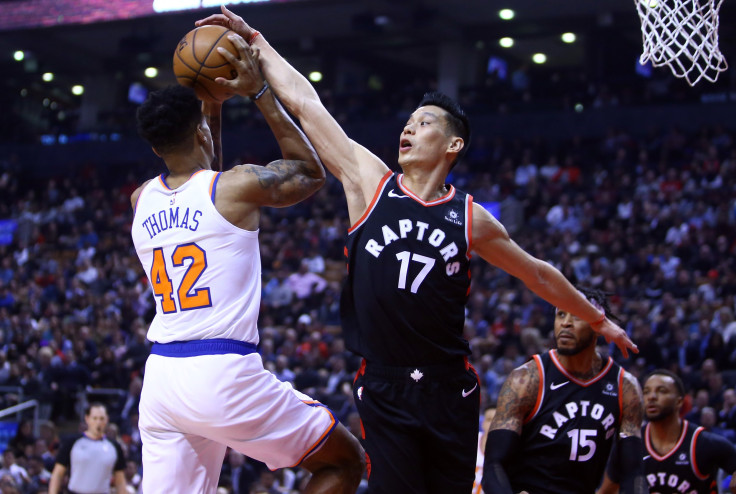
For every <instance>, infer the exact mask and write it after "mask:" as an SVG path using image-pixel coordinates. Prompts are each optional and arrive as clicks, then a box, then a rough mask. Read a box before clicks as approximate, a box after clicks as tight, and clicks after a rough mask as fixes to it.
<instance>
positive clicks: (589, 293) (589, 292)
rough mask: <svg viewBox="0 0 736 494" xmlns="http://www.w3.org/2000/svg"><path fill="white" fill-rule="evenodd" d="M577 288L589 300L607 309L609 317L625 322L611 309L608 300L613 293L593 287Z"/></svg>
mask: <svg viewBox="0 0 736 494" xmlns="http://www.w3.org/2000/svg"><path fill="white" fill-rule="evenodd" d="M575 288H576V289H577V290H578V291H579V292H580V293H582V294H583V295H584V296H585V298H587V299H588V300H589V301H591V302H593V303H594V304H597V305H599V306H600V307H601V308H602V309H603V310H604V311H605V313H606V317H607V318H609V319H610V320H612V321H614V322H615V323H616V324H619V325H621V324H623V321H622V320H621V319H620V318H619V317H618V316H617V315H616V314H614V313H613V311H612V310H611V303H610V302H609V300H608V297H609V295H611V294H610V293H607V292H604V291H602V290H599V289H598V288H592V287H585V286H575Z"/></svg>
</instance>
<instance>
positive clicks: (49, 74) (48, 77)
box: [41, 72, 54, 82]
mask: <svg viewBox="0 0 736 494" xmlns="http://www.w3.org/2000/svg"><path fill="white" fill-rule="evenodd" d="M41 78H42V79H43V80H44V81H46V82H51V81H53V80H54V74H53V72H45V73H44V74H43V75H42V76H41Z"/></svg>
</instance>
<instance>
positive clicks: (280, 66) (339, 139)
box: [196, 6, 388, 223]
mask: <svg viewBox="0 0 736 494" xmlns="http://www.w3.org/2000/svg"><path fill="white" fill-rule="evenodd" d="M206 24H216V25H221V26H225V27H227V28H228V29H231V30H233V31H235V32H236V33H238V34H239V35H241V36H242V37H243V38H244V39H246V40H248V41H249V42H250V44H251V45H252V46H253V47H256V48H258V50H260V63H261V68H262V70H263V73H264V75H265V76H266V79H267V80H268V82H269V84H270V85H271V87H272V89H273V90H274V92H275V93H276V95H277V96H278V98H279V99H280V100H281V102H283V104H284V106H286V108H287V110H288V111H289V112H290V113H291V114H292V115H294V116H295V117H296V118H297V119H298V120H299V123H300V124H301V126H302V128H303V129H304V132H305V133H306V134H307V136H308V137H309V140H310V141H311V142H312V144H313V145H314V147H315V149H316V151H317V154H318V155H319V157H320V158H321V159H322V162H323V163H324V164H325V166H326V167H327V169H328V170H329V171H330V172H331V173H332V174H333V175H335V177H336V178H337V179H338V180H340V182H342V185H343V187H344V189H345V195H346V198H347V202H348V212H349V214H350V219H351V221H352V222H353V223H354V222H355V221H357V219H358V218H360V216H361V215H362V214H363V212H364V211H365V209H366V207H367V205H368V204H369V203H370V201H371V199H372V198H373V194H374V193H375V191H376V188H377V187H378V183H379V182H380V180H381V178H382V177H383V176H384V175H385V174H386V172H387V171H388V167H387V166H386V165H385V164H384V163H383V162H382V161H381V160H380V159H379V158H378V157H377V156H375V155H374V154H372V153H371V152H370V151H368V150H367V149H365V148H364V147H363V146H361V145H359V144H357V143H356V142H354V141H352V140H351V139H350V138H349V137H348V136H347V135H346V134H345V132H344V131H343V129H342V128H341V127H340V125H339V124H338V123H337V121H336V120H335V119H334V118H333V117H332V115H330V113H329V112H328V111H327V109H326V108H325V107H324V105H323V104H322V102H321V101H320V99H319V96H318V95H317V92H316V91H315V90H314V88H313V87H312V85H311V84H310V82H309V81H308V80H307V79H306V78H305V77H304V76H303V75H301V74H300V73H299V72H298V71H297V70H296V69H295V68H294V67H292V66H291V65H289V63H288V62H287V61H286V60H285V59H284V58H283V57H282V56H281V55H279V53H278V52H277V51H276V50H275V49H274V48H273V47H272V46H271V45H270V44H269V43H268V42H267V41H266V39H265V38H264V36H263V35H260V33H258V31H256V30H254V29H253V28H251V27H250V26H249V25H248V24H246V22H245V21H244V20H243V19H242V18H241V17H240V16H237V15H235V14H233V13H232V12H231V11H230V10H228V9H227V8H225V7H224V6H223V7H222V13H221V14H214V15H211V16H209V17H207V18H206V19H202V20H200V21H197V23H196V25H197V26H202V25H206Z"/></svg>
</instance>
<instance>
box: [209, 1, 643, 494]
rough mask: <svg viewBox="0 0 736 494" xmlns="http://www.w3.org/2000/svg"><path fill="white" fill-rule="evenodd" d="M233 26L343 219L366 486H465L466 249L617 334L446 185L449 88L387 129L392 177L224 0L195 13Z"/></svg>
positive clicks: (451, 125)
mask: <svg viewBox="0 0 736 494" xmlns="http://www.w3.org/2000/svg"><path fill="white" fill-rule="evenodd" d="M203 24H219V25H223V26H226V27H228V28H229V29H232V30H233V31H235V32H237V33H238V34H240V35H241V36H243V37H244V38H245V39H246V40H249V41H250V43H251V45H252V46H253V47H255V48H256V49H258V50H259V51H260V60H261V68H262V70H263V72H264V75H265V76H266V79H267V80H268V82H269V84H271V87H272V89H273V90H274V91H275V93H276V94H277V96H278V97H279V99H280V100H281V101H282V102H283V103H284V105H285V106H286V107H287V109H288V110H289V111H290V112H291V113H292V114H293V115H294V116H295V117H296V118H298V119H299V122H300V124H301V125H302V128H303V130H304V132H305V133H306V134H307V136H308V137H309V139H310V141H311V142H312V144H313V145H314V147H315V149H316V150H317V153H318V154H319V156H320V158H321V159H322V162H323V163H324V164H325V166H326V167H327V168H328V170H330V172H331V173H332V174H334V175H335V177H336V178H337V179H338V180H340V182H341V183H342V185H343V188H344V190H345V197H346V199H347V206H348V214H349V217H350V223H351V228H350V230H349V231H348V241H347V246H346V249H345V250H346V256H347V259H348V278H347V280H346V283H345V286H344V290H343V293H342V296H341V300H340V303H341V315H342V325H343V329H344V331H345V339H346V344H347V346H348V347H349V349H350V350H352V351H353V352H356V353H357V354H359V355H361V356H363V358H364V361H363V367H362V368H361V371H360V373H359V375H358V376H357V377H356V381H355V384H354V395H355V401H356V404H357V407H358V412H359V413H360V416H361V420H362V424H363V429H364V434H363V444H364V445H365V449H366V453H367V456H368V461H369V463H368V469H369V479H368V482H369V492H371V493H379V492H385V493H389V494H394V493H398V492H401V493H425V492H436V493H442V494H447V493H463V492H470V490H471V488H472V485H473V477H474V467H475V460H476V448H477V434H478V416H479V414H480V409H479V408H480V390H479V385H478V377H477V374H475V372H474V370H473V369H472V367H471V366H470V365H469V364H468V362H467V355H468V354H469V353H470V349H469V346H468V343H467V341H465V340H464V339H463V337H462V331H463V325H464V311H465V303H466V302H467V298H468V292H469V289H470V275H469V269H468V267H469V266H468V262H469V259H470V256H471V252H475V253H476V254H478V255H479V256H480V257H482V258H483V259H485V260H486V261H488V262H489V263H491V264H493V265H495V266H498V267H499V268H501V269H503V270H505V271H507V272H508V273H509V274H511V275H513V276H516V277H518V278H520V279H521V280H522V281H523V282H524V283H525V284H526V285H527V286H528V287H529V288H530V289H531V290H532V291H534V292H535V293H537V294H538V295H539V296H541V297H542V298H544V299H546V300H548V301H549V302H550V303H552V304H554V305H555V306H557V307H560V308H562V309H564V310H566V311H569V312H571V313H574V314H577V315H578V316H579V317H581V318H582V319H583V320H585V321H589V322H591V323H593V324H594V326H595V329H596V331H598V332H600V333H601V334H603V335H605V336H606V337H607V338H608V339H611V340H614V341H616V343H617V344H618V345H619V347H621V348H622V349H623V351H624V352H626V350H627V349H628V348H635V346H634V345H633V343H632V342H631V341H630V340H629V339H628V337H627V336H626V333H625V332H624V331H623V330H622V329H621V328H620V327H618V326H617V325H616V324H615V323H613V322H612V321H610V320H608V319H607V318H606V317H605V315H603V314H602V313H601V311H600V310H598V309H596V308H595V307H594V306H593V305H591V304H590V303H589V302H588V301H587V300H586V298H585V297H584V296H582V295H581V294H580V293H578V292H577V291H576V290H575V289H574V288H573V287H572V285H570V283H569V282H568V281H567V280H566V279H565V278H564V276H562V274H561V273H560V272H559V271H558V270H557V269H555V268H554V267H552V266H551V265H549V264H548V263H546V262H543V261H540V260H538V259H536V258H534V257H532V256H530V255H529V254H527V253H526V252H524V251H523V250H522V249H521V248H520V247H519V246H518V245H517V244H516V243H514V242H513V241H511V239H510V238H509V236H508V234H507V232H506V230H505V229H504V228H503V226H502V225H501V224H500V223H499V222H498V221H496V219H494V218H493V216H491V214H490V213H489V212H488V211H486V210H485V209H484V208H483V207H482V206H480V205H478V204H475V203H474V202H473V200H472V197H470V196H469V195H467V194H465V193H463V192H461V191H458V190H457V189H455V188H454V187H453V186H452V185H446V184H445V179H446V178H447V175H448V173H449V171H450V169H451V168H452V167H453V165H454V164H455V163H456V162H457V161H458V160H459V159H460V158H461V157H462V155H463V153H464V152H465V151H466V150H467V144H468V143H469V138H470V127H469V124H468V120H467V118H466V116H465V113H464V112H463V111H462V110H461V109H460V108H459V106H458V105H457V103H455V102H454V101H452V100H451V99H450V98H448V97H447V96H444V95H441V94H431V95H428V96H427V97H425V98H424V100H422V101H421V102H420V103H419V106H418V108H417V109H416V110H415V111H414V112H413V113H412V115H411V116H410V118H409V120H408V122H407V123H406V125H405V126H404V129H403V131H402V133H401V136H400V139H399V158H398V161H399V166H400V167H401V169H402V171H403V173H401V174H394V173H392V172H391V171H390V170H389V167H388V166H386V164H385V163H383V161H381V160H380V159H379V158H378V157H377V156H376V155H374V154H372V153H371V152H370V151H368V150H367V149H366V148H365V147H363V146H361V145H359V144H358V143H356V142H355V141H353V140H351V139H350V138H349V137H348V136H347V135H346V134H345V132H344V131H343V129H342V128H341V127H340V126H339V124H338V123H337V121H336V120H335V119H334V118H333V117H332V116H331V115H330V114H329V112H328V111H327V109H326V108H325V107H324V106H323V104H322V102H321V101H320V99H319V97H318V95H317V92H316V91H315V90H314V88H313V87H312V86H311V84H310V83H309V81H308V80H307V79H305V78H304V77H303V76H302V75H301V74H300V73H299V72H298V71H297V70H295V69H294V68H293V67H291V66H290V65H289V64H288V63H287V62H286V61H285V60H284V59H283V58H282V57H281V56H280V55H279V54H278V53H277V52H276V51H275V50H274V49H273V48H272V47H271V46H270V45H269V44H268V42H267V41H266V40H265V39H264V37H263V36H261V35H260V33H258V31H255V30H254V29H252V28H251V27H250V26H248V25H247V24H246V23H245V22H244V21H243V19H242V18H240V17H239V16H236V15H234V14H233V13H232V12H230V11H229V10H227V9H226V8H224V7H223V8H222V14H216V15H213V16H210V17H208V18H207V19H204V20H201V21H198V22H197V25H203Z"/></svg>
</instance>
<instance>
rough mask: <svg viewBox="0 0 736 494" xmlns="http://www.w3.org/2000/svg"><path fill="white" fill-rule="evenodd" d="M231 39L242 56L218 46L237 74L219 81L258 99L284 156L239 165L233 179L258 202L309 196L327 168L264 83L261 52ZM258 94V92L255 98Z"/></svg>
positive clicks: (243, 196)
mask: <svg viewBox="0 0 736 494" xmlns="http://www.w3.org/2000/svg"><path fill="white" fill-rule="evenodd" d="M229 39H230V41H231V42H232V43H233V45H234V46H235V48H236V49H237V50H238V53H239V54H240V58H239V59H236V58H235V57H234V56H233V55H232V54H230V52H228V51H227V50H225V49H222V48H218V49H219V51H220V53H221V54H222V55H223V56H224V57H225V58H227V60H228V61H229V62H230V63H231V64H232V65H233V66H234V67H235V69H236V70H237V72H238V77H236V78H235V79H233V80H226V79H223V78H217V80H216V82H218V83H219V84H222V85H224V86H228V87H230V88H231V89H232V90H233V91H234V92H235V93H237V94H240V95H242V96H248V97H251V99H255V103H256V105H257V106H258V109H259V110H260V111H261V113H262V114H263V116H264V118H265V119H266V123H268V126H269V127H270V129H271V131H272V132H273V135H274V137H275V138H276V142H277V143H278V146H279V149H280V150H281V154H282V156H283V159H280V160H276V161H273V162H271V163H269V164H268V165H267V166H265V167H260V166H255V165H240V166H237V167H235V168H234V169H233V172H234V176H235V178H232V180H234V181H236V182H240V185H241V187H239V191H240V197H239V199H240V200H242V201H244V202H250V203H254V204H257V205H259V206H274V207H283V206H290V205H292V204H295V203H297V202H299V201H301V200H303V199H305V198H307V197H308V196H310V195H311V194H313V193H314V192H315V191H317V190H318V189H319V188H320V187H321V186H322V185H323V184H324V181H325V171H324V168H323V167H322V164H321V163H320V161H319V158H318V157H317V155H316V153H315V151H314V148H312V146H311V144H310V142H309V141H308V140H307V138H306V136H305V135H304V133H303V132H302V131H301V130H300V129H299V127H297V125H296V124H295V123H294V121H293V120H292V119H291V118H290V117H289V115H288V114H287V113H286V112H285V111H284V108H283V107H282V106H281V105H280V104H279V102H278V101H277V100H276V98H275V97H274V96H273V93H272V92H271V91H269V90H268V87H267V86H266V85H265V82H264V80H263V77H262V75H261V73H260V69H259V67H258V53H257V52H254V51H253V50H252V49H251V47H249V46H248V45H247V44H246V43H245V41H244V40H243V38H241V37H240V36H238V35H235V34H231V35H229ZM256 95H259V96H258V97H257V98H255V96H256Z"/></svg>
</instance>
